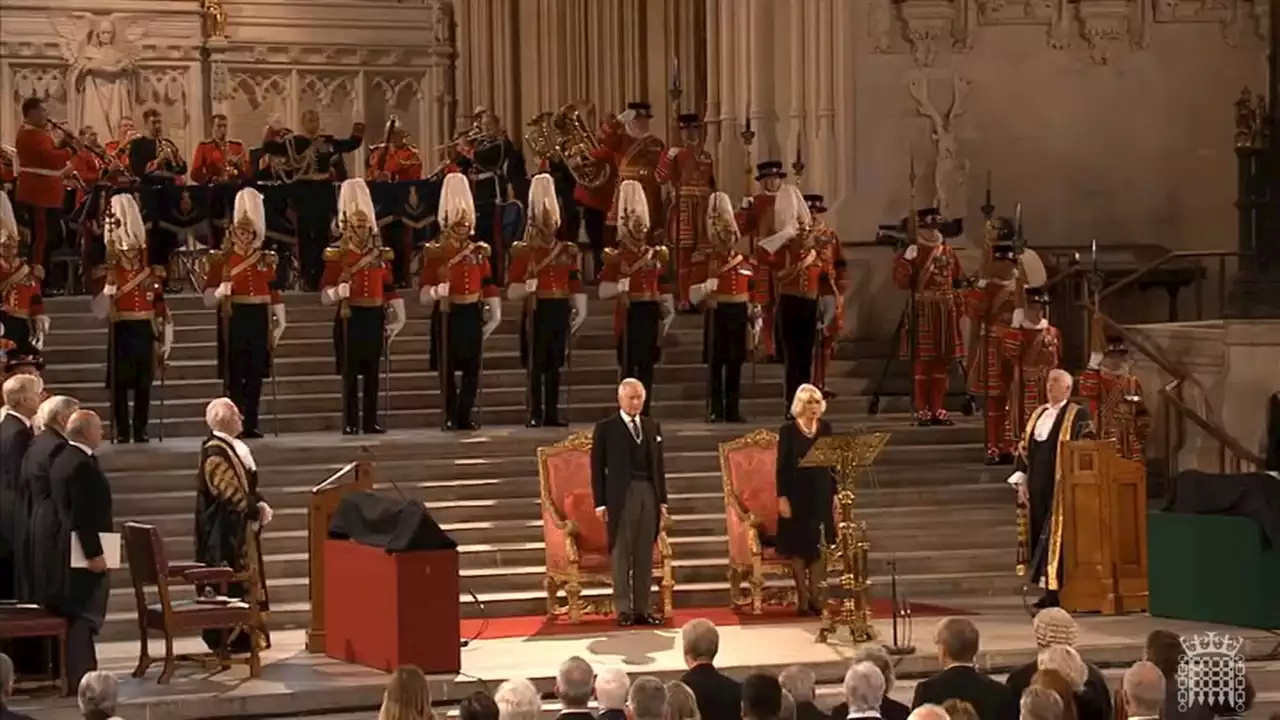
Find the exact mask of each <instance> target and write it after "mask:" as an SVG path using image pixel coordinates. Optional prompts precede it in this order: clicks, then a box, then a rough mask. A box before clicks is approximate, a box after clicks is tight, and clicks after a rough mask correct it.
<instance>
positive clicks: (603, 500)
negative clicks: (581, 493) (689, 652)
mask: <svg viewBox="0 0 1280 720" xmlns="http://www.w3.org/2000/svg"><path fill="white" fill-rule="evenodd" d="M640 432H641V433H643V434H644V441H645V443H647V445H648V448H649V463H650V466H651V468H652V471H653V485H654V491H655V492H656V493H657V495H658V504H660V505H665V504H666V502H667V474H666V469H665V466H664V465H663V457H662V455H663V449H662V426H661V425H659V424H658V422H657V421H656V420H651V419H650V418H647V417H642V418H640ZM635 442H636V441H635V438H634V437H633V436H632V435H631V429H630V428H629V427H627V423H626V421H624V420H623V419H622V415H621V414H620V413H616V412H615V413H614V414H613V416H612V417H610V418H607V419H605V420H601V421H600V422H598V423H596V427H595V430H594V432H593V433H592V435H591V493H592V495H593V496H594V498H595V506H596V507H604V508H605V509H606V510H607V511H608V517H607V519H608V524H609V548H610V549H612V548H613V541H614V539H615V538H617V536H618V523H619V522H621V520H622V507H623V506H624V505H625V504H626V500H627V488H628V486H630V485H631V447H632V446H633V445H635ZM654 522H657V523H661V522H662V518H661V517H660V516H655V518H654ZM691 687H692V686H691ZM739 713H741V710H739ZM703 720H708V719H707V718H705V717H704V718H703ZM710 720H714V718H712V719H710Z"/></svg>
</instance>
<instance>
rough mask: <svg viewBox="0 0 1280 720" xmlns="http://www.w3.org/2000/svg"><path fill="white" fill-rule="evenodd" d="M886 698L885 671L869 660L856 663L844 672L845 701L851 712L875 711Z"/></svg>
mask: <svg viewBox="0 0 1280 720" xmlns="http://www.w3.org/2000/svg"><path fill="white" fill-rule="evenodd" d="M883 700H884V673H882V672H880V668H878V667H876V666H875V665H874V664H872V663H869V662H859V663H854V664H852V665H850V666H849V669H848V670H846V671H845V673H844V701H845V702H847V703H849V712H850V713H862V712H874V711H876V710H879V709H880V703H881V702H882V701H883Z"/></svg>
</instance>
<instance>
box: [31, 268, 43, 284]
mask: <svg viewBox="0 0 1280 720" xmlns="http://www.w3.org/2000/svg"><path fill="white" fill-rule="evenodd" d="M31 276H32V277H34V278H35V279H37V280H43V279H44V266H43V265H32V266H31Z"/></svg>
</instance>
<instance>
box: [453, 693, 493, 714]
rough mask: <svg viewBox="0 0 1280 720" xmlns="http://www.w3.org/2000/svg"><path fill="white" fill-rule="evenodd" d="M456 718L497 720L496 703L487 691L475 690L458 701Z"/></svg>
mask: <svg viewBox="0 0 1280 720" xmlns="http://www.w3.org/2000/svg"><path fill="white" fill-rule="evenodd" d="M458 720H498V703H496V702H494V701H493V698H492V697H490V696H489V693H487V692H484V691H483V690H477V691H475V692H473V693H471V694H470V695H468V696H466V697H464V698H462V702H460V703H458Z"/></svg>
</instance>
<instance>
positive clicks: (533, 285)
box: [524, 278, 538, 292]
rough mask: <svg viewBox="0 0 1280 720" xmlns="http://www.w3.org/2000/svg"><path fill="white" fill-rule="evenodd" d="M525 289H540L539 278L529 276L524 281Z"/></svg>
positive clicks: (534, 290)
mask: <svg viewBox="0 0 1280 720" xmlns="http://www.w3.org/2000/svg"><path fill="white" fill-rule="evenodd" d="M524 289H525V291H526V292H537V291H538V278H529V279H528V280H525V281H524Z"/></svg>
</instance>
